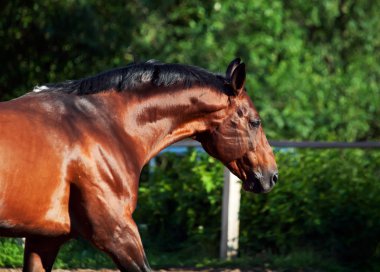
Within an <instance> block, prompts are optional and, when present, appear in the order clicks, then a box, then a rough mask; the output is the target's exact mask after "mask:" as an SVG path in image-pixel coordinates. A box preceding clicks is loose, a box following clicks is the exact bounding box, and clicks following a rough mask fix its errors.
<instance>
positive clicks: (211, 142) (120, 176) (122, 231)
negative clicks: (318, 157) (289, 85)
mask: <svg viewBox="0 0 380 272" xmlns="http://www.w3.org/2000/svg"><path fill="white" fill-rule="evenodd" d="M157 67H158V68H157ZM157 67H154V69H155V70H154V73H156V75H153V76H156V77H157V73H158V72H157V71H159V70H158V69H160V66H157ZM161 67H163V66H161ZM189 69H190V68H189ZM128 71H129V70H128ZM190 71H191V70H190ZM168 75H169V76H170V73H169V74H168ZM200 75H203V74H202V73H201V72H200ZM158 79H159V78H158ZM144 80H145V81H146V80H148V83H146V82H145V81H144ZM150 80H151V82H150V83H149V78H147V79H144V77H141V78H140V80H139V81H138V82H139V84H137V85H136V87H135V88H132V87H129V89H128V88H127V89H126V90H121V91H120V90H119V89H117V88H118V87H116V85H115V86H112V84H111V85H110V86H109V88H107V89H104V90H102V91H99V92H94V93H89V94H82V95H80V94H76V93H75V92H72V93H70V92H65V91H62V90H60V88H53V87H50V88H48V87H46V88H43V90H41V91H40V92H31V93H27V94H26V95H24V96H22V97H19V98H17V99H14V100H12V101H9V102H3V103H1V104H0V130H1V131H0V235H2V236H12V237H26V246H25V256H24V270H25V271H37V270H38V271H43V270H51V268H52V265H53V263H54V259H55V257H56V254H57V253H58V250H59V248H60V246H61V245H62V244H63V243H64V242H66V241H67V240H68V239H71V238H73V237H77V236H78V235H80V236H82V237H84V238H85V239H87V240H89V241H90V242H91V243H92V244H93V245H95V246H96V247H97V248H99V249H100V250H102V251H104V252H106V253H107V254H109V255H110V256H111V257H112V259H113V260H114V262H115V263H116V265H117V266H118V267H119V268H120V269H121V270H123V271H150V268H149V265H148V262H147V260H146V257H145V253H144V250H143V246H142V243H141V239H140V235H139V233H138V230H137V227H136V224H135V222H134V220H133V218H132V214H133V211H134V210H135V208H136V203H137V193H138V183H139V176H140V173H141V169H142V168H143V166H144V165H145V164H146V163H147V162H148V161H149V160H150V159H151V158H152V157H153V156H155V155H156V154H157V153H158V152H159V151H160V150H162V149H163V148H165V147H167V146H169V145H170V144H172V143H174V142H177V141H179V140H181V139H184V138H187V137H192V138H194V139H196V140H198V141H200V142H201V143H202V145H203V146H204V148H205V150H206V151H207V152H208V153H209V154H211V155H212V156H214V157H216V158H217V159H219V160H221V161H222V162H223V163H224V164H225V165H226V166H227V167H228V168H229V169H230V170H231V171H232V172H234V173H235V174H236V175H238V177H239V178H241V179H242V180H243V188H244V189H245V190H248V191H253V192H257V193H260V192H267V191H269V190H270V189H271V188H272V187H273V185H274V184H275V183H276V181H277V178H278V175H277V168H276V163H275V159H274V156H273V153H272V150H271V148H270V146H269V144H268V142H267V140H266V137H265V135H264V132H263V130H262V127H261V125H260V119H259V116H258V113H257V111H256V109H255V107H254V105H253V103H252V101H251V100H250V98H249V97H248V95H247V93H246V92H245V91H244V83H245V66H244V64H242V63H240V60H239V59H236V60H234V61H232V62H231V64H230V65H229V67H228V69H227V73H226V76H225V77H224V78H222V77H220V76H219V78H218V79H215V80H222V81H223V86H224V87H225V90H229V91H230V92H226V91H225V90H224V91H222V90H218V89H216V87H215V85H212V84H210V86H208V85H207V84H197V82H195V83H194V82H193V84H190V85H189V86H184V85H183V84H182V85H181V84H177V83H176V82H174V83H173V84H167V86H161V85H160V84H151V83H152V82H153V78H151V79H150ZM178 80H179V81H181V79H180V78H179V79H178ZM86 82H87V81H86ZM168 82H169V81H168ZM224 87H223V88H224ZM61 89H62V88H61Z"/></svg>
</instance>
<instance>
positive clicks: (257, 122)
mask: <svg viewBox="0 0 380 272" xmlns="http://www.w3.org/2000/svg"><path fill="white" fill-rule="evenodd" d="M260 125H261V120H259V119H257V120H252V121H249V126H250V127H251V128H258V127H259V126H260Z"/></svg>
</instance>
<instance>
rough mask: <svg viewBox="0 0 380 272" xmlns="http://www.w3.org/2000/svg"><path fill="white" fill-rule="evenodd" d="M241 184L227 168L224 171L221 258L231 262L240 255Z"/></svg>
mask: <svg viewBox="0 0 380 272" xmlns="http://www.w3.org/2000/svg"><path fill="white" fill-rule="evenodd" d="M240 190H241V183H240V181H239V178H237V177H236V176H235V175H234V174H232V173H231V172H230V171H229V170H228V169H227V168H225V170H224V187H223V206H222V235H221V239H220V258H221V259H223V260H229V259H231V258H234V257H236V256H237V254H238V249H239V209H240Z"/></svg>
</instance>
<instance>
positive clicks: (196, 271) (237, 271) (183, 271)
mask: <svg viewBox="0 0 380 272" xmlns="http://www.w3.org/2000/svg"><path fill="white" fill-rule="evenodd" d="M21 271H22V270H21V268H20V269H6V268H5V269H4V268H1V269H0V272H21ZM155 271H156V272H176V271H177V272H276V271H274V270H270V269H265V270H263V269H259V268H257V269H256V268H253V269H244V270H241V269H223V268H217V269H214V268H202V269H196V268H188V269H186V268H180V269H178V268H170V269H159V270H155ZM53 272H116V270H110V269H100V270H91V269H74V270H65V269H55V270H53Z"/></svg>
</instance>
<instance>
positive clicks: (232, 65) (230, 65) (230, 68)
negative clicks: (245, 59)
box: [226, 58, 241, 78]
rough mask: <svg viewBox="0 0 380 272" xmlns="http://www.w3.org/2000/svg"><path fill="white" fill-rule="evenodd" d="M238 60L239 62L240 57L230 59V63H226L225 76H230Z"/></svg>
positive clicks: (238, 62)
mask: <svg viewBox="0 0 380 272" xmlns="http://www.w3.org/2000/svg"><path fill="white" fill-rule="evenodd" d="M240 62H241V59H240V58H236V59H234V60H233V61H231V63H230V64H229V65H228V67H227V71H226V77H227V78H231V77H232V73H233V72H234V70H235V69H236V67H237V66H238V65H239V64H240Z"/></svg>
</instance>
